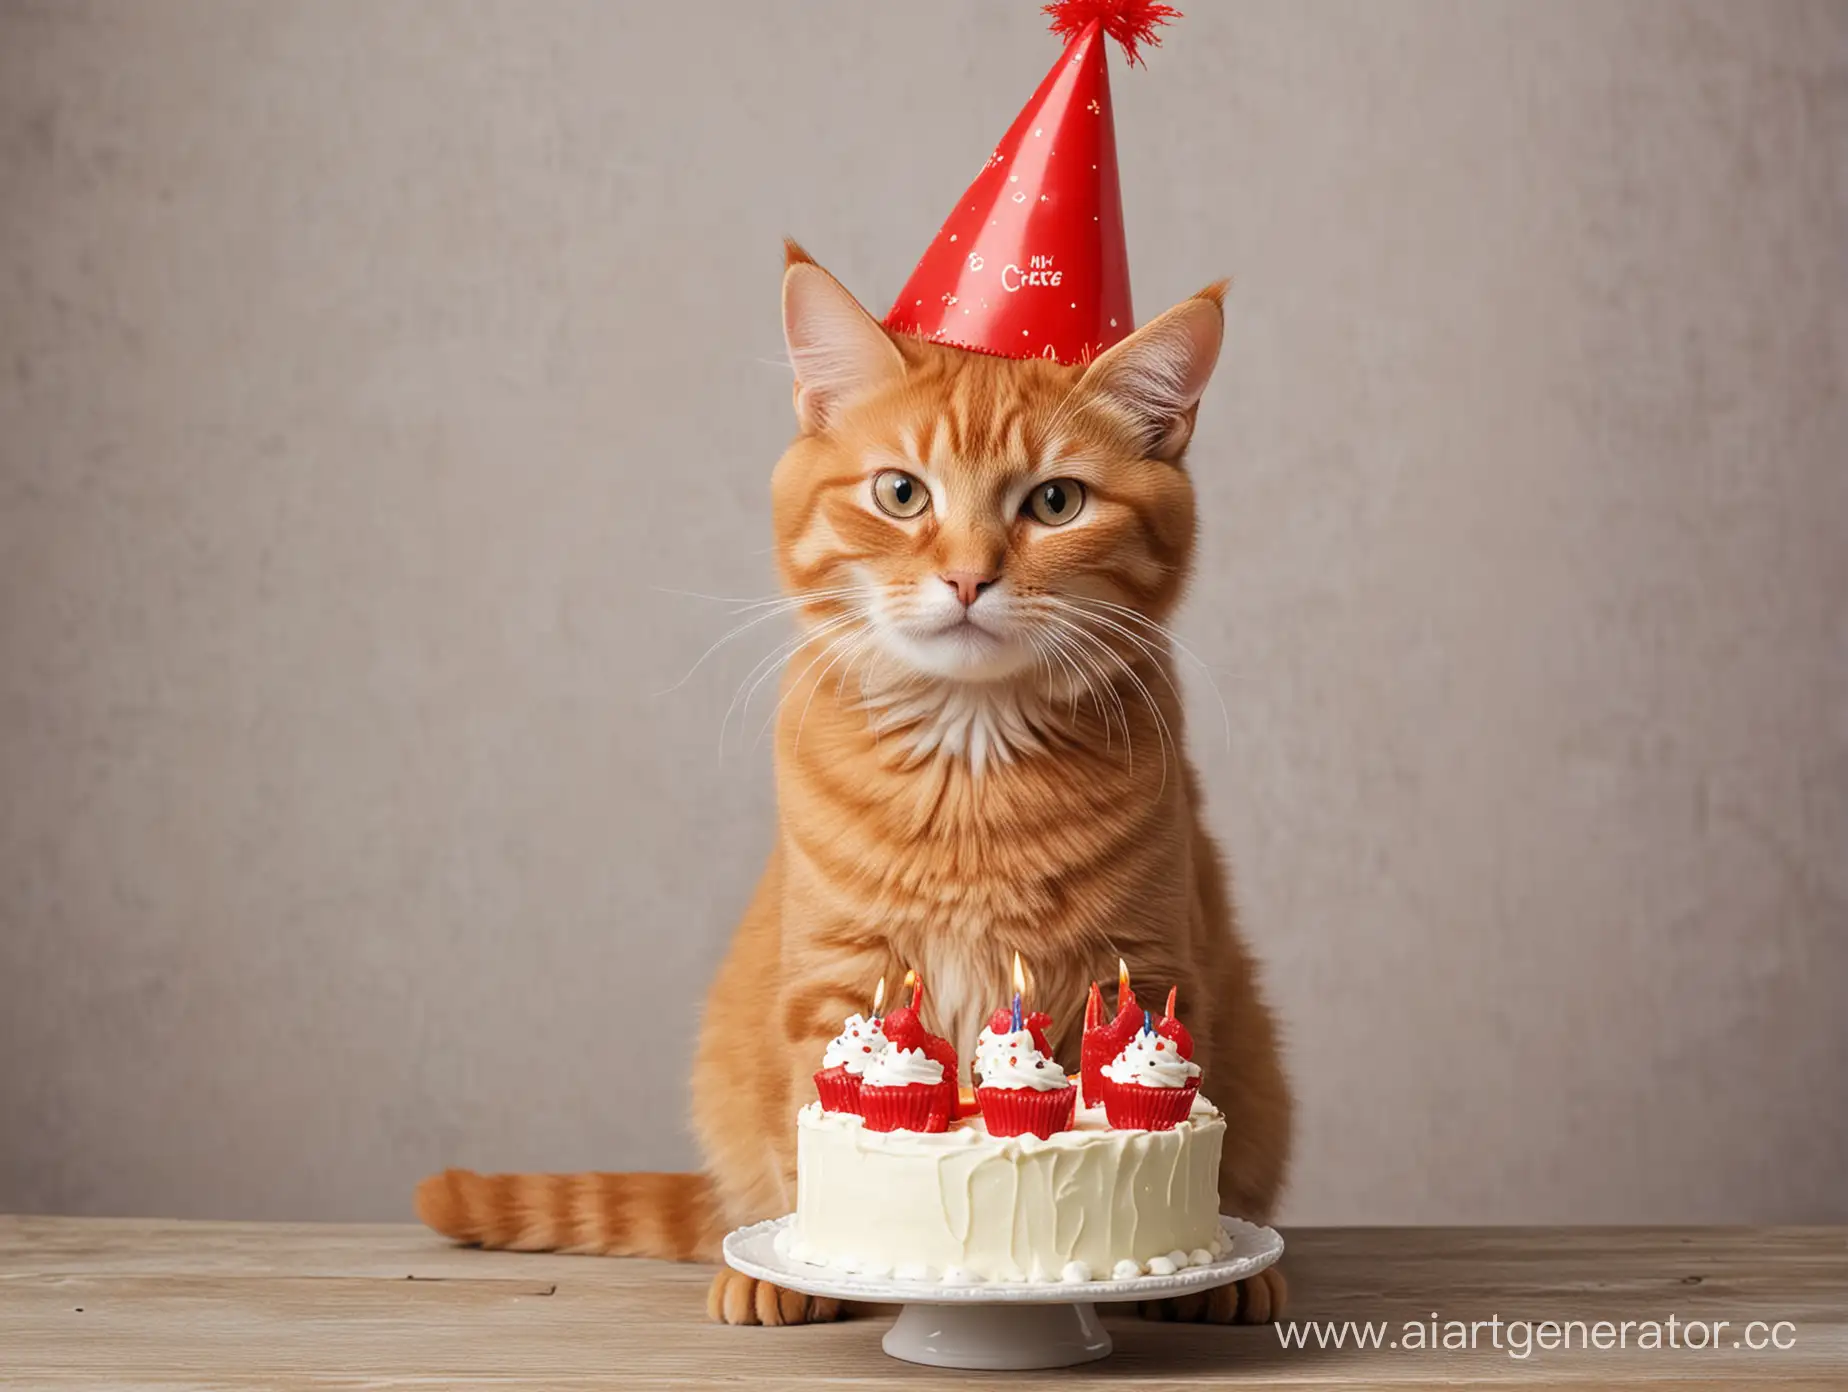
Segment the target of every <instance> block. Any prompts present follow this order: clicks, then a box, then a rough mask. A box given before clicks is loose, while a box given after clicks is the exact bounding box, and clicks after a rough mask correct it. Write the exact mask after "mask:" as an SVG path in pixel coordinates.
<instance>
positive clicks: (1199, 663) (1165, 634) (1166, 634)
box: [1060, 594, 1232, 749]
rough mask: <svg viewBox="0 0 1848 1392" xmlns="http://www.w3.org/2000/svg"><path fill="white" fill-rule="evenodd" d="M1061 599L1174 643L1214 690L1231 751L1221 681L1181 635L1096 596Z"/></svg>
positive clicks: (1229, 720)
mask: <svg viewBox="0 0 1848 1392" xmlns="http://www.w3.org/2000/svg"><path fill="white" fill-rule="evenodd" d="M1060 598H1062V599H1065V600H1067V601H1076V602H1077V603H1080V604H1095V605H1098V606H1100V607H1102V608H1105V609H1108V610H1110V611H1111V612H1113V613H1115V614H1119V615H1121V616H1122V617H1123V618H1125V619H1127V620H1130V621H1133V622H1135V623H1139V624H1142V625H1143V626H1144V627H1145V628H1148V629H1149V630H1151V631H1152V632H1154V633H1156V634H1158V635H1159V636H1160V637H1162V638H1164V639H1166V640H1167V641H1168V642H1170V643H1172V644H1173V645H1174V646H1175V648H1176V649H1177V650H1178V651H1179V652H1180V653H1181V654H1182V655H1183V656H1184V657H1186V658H1188V659H1189V660H1190V661H1191V662H1192V663H1193V664H1194V666H1195V667H1197V668H1198V669H1199V671H1200V675H1201V676H1203V677H1205V678H1206V684H1207V685H1208V686H1210V687H1211V688H1212V689H1213V699H1214V700H1215V701H1217V702H1218V703H1219V717H1220V721H1221V723H1222V724H1223V725H1224V726H1225V740H1226V748H1227V749H1230V748H1231V747H1232V711H1231V708H1230V707H1228V706H1227V705H1226V697H1225V693H1224V692H1223V691H1221V690H1220V689H1219V680H1218V678H1217V677H1215V676H1214V674H1213V669H1212V668H1211V667H1210V666H1208V665H1207V662H1206V659H1205V658H1203V657H1201V656H1200V654H1198V653H1197V652H1195V651H1194V650H1193V649H1192V648H1190V647H1188V646H1187V644H1186V643H1185V642H1183V641H1182V640H1181V637H1180V635H1179V634H1177V633H1176V632H1175V631H1174V630H1173V629H1171V628H1168V627H1167V626H1166V625H1163V624H1159V623H1156V622H1155V620H1153V619H1151V618H1150V617H1149V616H1148V615H1147V614H1143V613H1140V612H1138V611H1137V610H1135V609H1131V608H1130V607H1129V606H1128V605H1126V604H1116V603H1113V602H1112V601H1110V600H1107V599H1099V598H1097V597H1096V596H1095V595H1079V594H1068V595H1063V596H1060Z"/></svg>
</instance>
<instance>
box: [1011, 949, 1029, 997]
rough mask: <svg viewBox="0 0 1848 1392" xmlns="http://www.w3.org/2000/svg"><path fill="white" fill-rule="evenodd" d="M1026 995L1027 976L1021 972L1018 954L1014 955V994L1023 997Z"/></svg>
mask: <svg viewBox="0 0 1848 1392" xmlns="http://www.w3.org/2000/svg"><path fill="white" fill-rule="evenodd" d="M1026 993H1027V974H1026V973H1025V972H1024V971H1022V970H1021V967H1020V954H1019V953H1018V952H1016V953H1015V954H1014V994H1015V995H1017V996H1024V995H1026Z"/></svg>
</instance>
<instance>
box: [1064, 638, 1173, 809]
mask: <svg viewBox="0 0 1848 1392" xmlns="http://www.w3.org/2000/svg"><path fill="white" fill-rule="evenodd" d="M1045 617H1046V618H1048V619H1050V620H1051V621H1052V622H1053V623H1056V624H1060V625H1063V626H1065V627H1067V628H1069V629H1071V630H1072V632H1073V633H1074V634H1076V635H1077V636H1079V637H1081V638H1083V639H1084V640H1085V641H1086V642H1088V643H1091V644H1093V645H1094V646H1095V647H1096V648H1098V649H1099V650H1100V651H1101V652H1102V653H1104V654H1105V655H1106V656H1107V657H1109V659H1110V660H1111V661H1112V662H1114V663H1116V665H1117V666H1118V667H1119V668H1120V669H1122V672H1123V675H1124V676H1125V677H1127V678H1128V679H1129V681H1130V682H1131V684H1132V685H1134V686H1135V688H1136V690H1137V692H1138V693H1139V694H1140V695H1141V697H1142V699H1143V701H1144V703H1145V704H1146V705H1147V706H1148V708H1149V714H1150V715H1152V716H1154V717H1155V734H1156V739H1157V741H1158V743H1159V746H1160V753H1161V787H1162V789H1163V790H1165V789H1166V788H1167V786H1168V754H1169V751H1170V750H1172V751H1173V753H1174V756H1175V758H1176V759H1177V760H1178V759H1179V757H1180V747H1179V746H1178V745H1177V744H1176V743H1175V741H1174V734H1173V731H1172V730H1170V729H1169V728H1168V721H1167V717H1165V716H1164V715H1163V714H1162V713H1161V707H1160V705H1159V704H1158V703H1157V702H1156V700H1155V693H1154V692H1152V691H1150V690H1149V688H1148V684H1147V683H1146V682H1144V681H1143V680H1142V678H1141V677H1140V676H1139V675H1138V674H1137V672H1136V669H1135V668H1134V667H1133V666H1131V665H1130V663H1129V662H1128V661H1126V660H1125V659H1124V657H1123V655H1122V654H1121V653H1119V652H1118V651H1117V650H1116V649H1115V648H1113V647H1111V646H1110V645H1109V644H1108V643H1106V642H1105V641H1104V640H1103V639H1102V638H1100V637H1098V636H1097V635H1096V634H1095V633H1093V632H1091V630H1089V629H1088V628H1085V627H1084V626H1083V625H1082V624H1078V623H1074V622H1073V621H1072V620H1070V619H1067V618H1063V617H1061V616H1059V615H1057V614H1047V615H1045ZM1112 689H1114V684H1113V685H1112Z"/></svg>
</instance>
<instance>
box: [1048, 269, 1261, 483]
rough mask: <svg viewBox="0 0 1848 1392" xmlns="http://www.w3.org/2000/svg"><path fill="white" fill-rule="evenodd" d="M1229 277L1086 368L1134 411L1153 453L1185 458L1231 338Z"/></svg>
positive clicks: (1119, 404)
mask: <svg viewBox="0 0 1848 1392" xmlns="http://www.w3.org/2000/svg"><path fill="white" fill-rule="evenodd" d="M1226 285H1227V282H1225V281H1223V280H1222V281H1218V282H1216V283H1215V284H1212V285H1209V286H1207V287H1206V289H1204V290H1202V291H1201V292H1200V293H1199V294H1197V295H1195V296H1194V297H1193V298H1192V299H1190V300H1183V301H1182V302H1181V303H1180V304H1178V305H1176V306H1175V307H1174V308H1173V309H1171V310H1169V311H1168V312H1167V313H1166V314H1163V315H1161V316H1160V317H1159V318H1156V319H1152V320H1150V321H1149V322H1148V323H1146V324H1144V325H1143V326H1142V327H1141V328H1139V329H1137V330H1136V331H1135V332H1134V333H1133V334H1131V335H1130V336H1129V337H1128V338H1126V339H1124V340H1123V341H1122V342H1121V343H1119V344H1117V345H1116V346H1115V347H1114V348H1112V349H1110V350H1109V351H1108V352H1107V353H1105V354H1104V355H1103V356H1102V357H1100V358H1099V359H1098V360H1097V361H1096V362H1094V363H1092V364H1091V366H1090V367H1089V368H1088V369H1086V371H1085V374H1084V376H1083V377H1082V378H1081V379H1080V382H1079V384H1080V386H1082V387H1084V388H1085V389H1086V390H1088V391H1091V392H1095V393H1096V394H1097V395H1099V396H1101V397H1103V398H1105V399H1106V400H1107V401H1108V402H1109V403H1110V405H1112V406H1113V407H1115V408H1116V409H1117V410H1118V411H1120V412H1121V413H1123V414H1124V415H1126V416H1128V417H1129V418H1130V420H1131V421H1132V422H1133V423H1134V425H1135V428H1136V429H1137V430H1138V431H1139V432H1140V433H1141V435H1142V438H1143V440H1144V442H1145V444H1144V447H1145V448H1146V449H1147V450H1148V453H1149V457H1150V458H1153V459H1178V458H1179V457H1180V454H1181V451H1182V450H1184V449H1186V448H1187V442H1188V441H1189V440H1191V439H1192V438H1193V429H1194V417H1195V416H1196V415H1197V414H1198V413H1199V409H1200V396H1201V394H1202V393H1203V392H1205V390H1206V384H1207V382H1208V380H1209V379H1211V377H1212V375H1213V365H1214V364H1215V363H1216V362H1218V361H1219V344H1220V341H1221V340H1222V339H1223V338H1224V337H1225V329H1226V316H1225V311H1224V309H1223V308H1221V306H1222V305H1223V304H1224V302H1225V298H1226Z"/></svg>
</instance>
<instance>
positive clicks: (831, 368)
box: [783, 242, 905, 435]
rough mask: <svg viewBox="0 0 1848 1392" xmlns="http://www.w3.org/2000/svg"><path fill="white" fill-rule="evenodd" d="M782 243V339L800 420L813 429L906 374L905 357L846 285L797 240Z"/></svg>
mask: <svg viewBox="0 0 1848 1392" xmlns="http://www.w3.org/2000/svg"><path fill="white" fill-rule="evenodd" d="M783 247H784V253H785V256H786V269H785V270H784V272H783V341H784V343H785V344H786V345H787V347H788V349H789V364H790V366H791V367H793V368H794V369H795V371H796V420H797V422H798V423H799V424H800V425H801V427H802V430H803V432H804V433H805V434H811V435H812V434H815V433H817V432H819V431H823V430H826V429H827V428H828V426H829V425H830V424H831V423H832V422H833V421H834V420H836V419H838V417H839V415H840V412H841V410H842V408H843V407H845V406H847V405H848V404H849V403H850V402H852V401H854V400H856V399H858V398H859V397H862V396H865V395H867V394H868V393H870V392H873V391H877V390H878V389H879V388H880V387H883V386H888V385H890V384H891V383H892V382H895V381H897V380H898V379H899V378H901V377H903V376H904V375H905V359H904V357H903V356H902V355H901V354H900V353H899V351H898V348H897V347H896V346H895V345H894V344H893V342H892V340H891V339H890V338H889V337H887V335H886V331H885V330H884V329H883V328H881V327H880V326H879V321H878V320H876V319H874V318H873V316H872V315H870V314H868V313H867V312H866V311H865V310H864V309H862V308H860V302H859V301H858V300H856V299H854V297H853V296H852V295H850V294H848V293H847V289H846V287H845V286H843V285H842V284H841V283H840V282H839V281H838V280H836V279H835V278H834V277H833V276H831V275H829V274H828V273H827V272H826V271H824V270H822V268H821V267H820V266H817V265H816V264H815V263H814V261H812V260H811V259H810V258H809V254H808V253H807V252H805V251H804V250H803V249H802V248H801V247H799V246H797V245H796V244H795V243H794V242H785V243H784V244H783Z"/></svg>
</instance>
